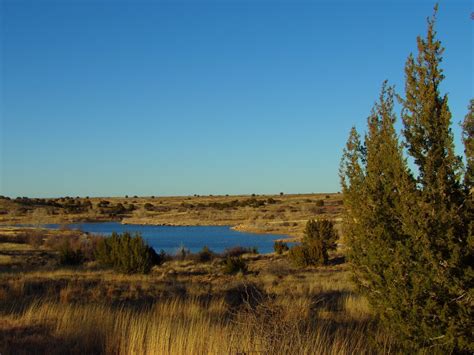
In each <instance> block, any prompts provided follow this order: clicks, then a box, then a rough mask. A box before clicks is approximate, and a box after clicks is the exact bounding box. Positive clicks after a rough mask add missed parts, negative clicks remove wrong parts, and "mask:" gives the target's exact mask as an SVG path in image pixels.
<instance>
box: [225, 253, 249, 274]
mask: <svg viewBox="0 0 474 355" xmlns="http://www.w3.org/2000/svg"><path fill="white" fill-rule="evenodd" d="M223 272H224V273H225V274H236V273H238V272H242V273H245V272H247V264H246V263H245V261H244V260H243V259H242V258H241V257H240V256H228V257H227V258H226V259H225V261H224V268H223Z"/></svg>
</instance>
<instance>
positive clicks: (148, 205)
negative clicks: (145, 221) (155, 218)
mask: <svg viewBox="0 0 474 355" xmlns="http://www.w3.org/2000/svg"><path fill="white" fill-rule="evenodd" d="M143 208H144V209H145V211H153V210H154V209H155V206H153V204H151V203H149V202H147V203H145V204H144V205H143Z"/></svg>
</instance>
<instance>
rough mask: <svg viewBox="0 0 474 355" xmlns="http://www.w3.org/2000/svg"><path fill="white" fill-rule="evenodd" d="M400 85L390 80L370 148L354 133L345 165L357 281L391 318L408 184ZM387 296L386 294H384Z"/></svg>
mask: <svg viewBox="0 0 474 355" xmlns="http://www.w3.org/2000/svg"><path fill="white" fill-rule="evenodd" d="M395 120H396V116H395V113H394V89H393V87H389V86H388V85H387V82H384V84H383V86H382V90H381V94H380V97H379V101H378V102H377V103H376V104H375V105H374V108H373V109H372V112H371V115H370V116H369V118H368V120H367V125H368V133H367V135H366V136H365V140H364V147H362V146H361V143H360V142H359V141H357V139H356V136H355V134H354V130H353V131H352V132H351V135H350V137H349V141H348V144H347V147H346V149H345V152H344V157H343V160H342V164H341V181H342V186H343V190H344V191H343V192H344V204H345V206H346V220H345V223H344V226H345V232H346V233H345V234H346V237H348V241H347V242H348V245H349V250H350V252H349V260H350V262H351V265H352V268H353V272H354V275H355V281H356V282H357V284H358V286H359V288H360V290H361V291H362V292H363V293H364V294H365V295H366V296H367V297H368V299H369V301H370V303H371V304H372V306H373V307H374V308H375V309H376V310H377V311H378V313H379V315H380V316H381V317H382V319H386V318H391V316H392V315H391V314H388V315H387V310H391V309H392V307H390V305H389V304H388V302H387V301H388V300H389V299H391V298H393V297H394V296H395V295H391V296H390V297H387V296H388V295H387V294H388V293H389V292H392V291H393V289H392V287H393V285H394V284H397V283H400V277H399V273H398V272H397V270H394V267H393V255H394V253H395V250H396V249H397V247H398V246H397V243H400V242H403V241H404V240H405V239H406V236H405V235H403V234H402V233H401V221H400V218H399V215H400V204H401V191H402V190H403V189H406V187H407V186H408V183H407V181H408V174H407V168H406V163H405V160H404V158H403V154H402V149H401V146H400V144H399V142H398V136H397V134H396V130H395V128H394V123H395ZM382 295H383V296H382Z"/></svg>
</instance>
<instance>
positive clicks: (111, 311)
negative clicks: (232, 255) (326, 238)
mask: <svg viewBox="0 0 474 355" xmlns="http://www.w3.org/2000/svg"><path fill="white" fill-rule="evenodd" d="M74 233H78V232H74V231H67V230H65V231H43V230H35V229H24V228H23V229H22V228H3V229H2V230H0V260H2V262H1V263H0V267H1V272H0V353H1V354H22V353H23V354H30V353H48V354H62V353H72V354H85V353H87V354H95V353H97V354H99V353H101V354H117V353H120V354H251V353H263V354H289V353H291V354H353V353H357V354H372V353H374V354H375V353H389V352H391V349H392V348H391V342H390V338H389V337H388V336H387V335H386V334H384V333H383V332H382V331H381V330H379V329H378V328H377V326H376V323H375V322H374V320H373V316H372V314H371V311H370V308H369V306H368V304H367V302H366V300H365V299H364V298H362V297H360V296H359V295H358V294H357V293H356V292H355V290H354V289H353V286H352V283H351V281H350V278H349V273H348V267H347V264H345V263H344V258H343V257H342V255H341V253H340V251H337V252H335V253H334V254H332V255H331V262H330V265H328V266H324V267H310V268H303V269H300V268H295V267H294V266H293V265H292V264H291V263H290V262H289V259H288V257H287V255H286V254H282V255H276V254H266V255H258V254H245V255H244V256H243V258H244V260H245V261H246V263H247V265H248V271H247V272H245V273H238V274H236V275H228V274H225V273H224V272H223V268H222V259H221V258H220V257H216V258H214V259H213V260H211V261H209V262H198V261H196V260H195V259H193V258H186V259H184V260H179V259H178V258H174V259H172V260H168V261H166V262H165V263H164V264H162V265H160V266H155V267H154V268H153V269H152V271H151V273H150V274H147V275H126V274H119V273H116V272H114V271H112V270H108V269H103V268H101V267H99V266H98V265H97V264H96V263H94V262H88V263H85V264H83V265H81V266H76V267H64V266H61V265H60V264H59V261H58V260H59V259H58V252H57V251H56V249H55V244H54V243H57V242H58V240H59V239H61V238H77V237H80V236H78V235H74ZM38 239H40V240H41V243H40V242H39V241H38ZM375 343H377V344H378V345H377V346H375Z"/></svg>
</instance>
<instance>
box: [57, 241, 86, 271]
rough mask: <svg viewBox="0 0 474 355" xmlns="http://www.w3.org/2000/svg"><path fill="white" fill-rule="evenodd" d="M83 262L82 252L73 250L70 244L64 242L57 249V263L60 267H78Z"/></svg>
mask: <svg viewBox="0 0 474 355" xmlns="http://www.w3.org/2000/svg"><path fill="white" fill-rule="evenodd" d="M83 262H84V255H83V253H82V250H80V249H74V248H72V246H71V243H69V242H68V241H65V242H64V243H63V245H62V246H61V247H60V249H59V263H60V264H61V265H71V266H72V265H80V264H82V263H83Z"/></svg>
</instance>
